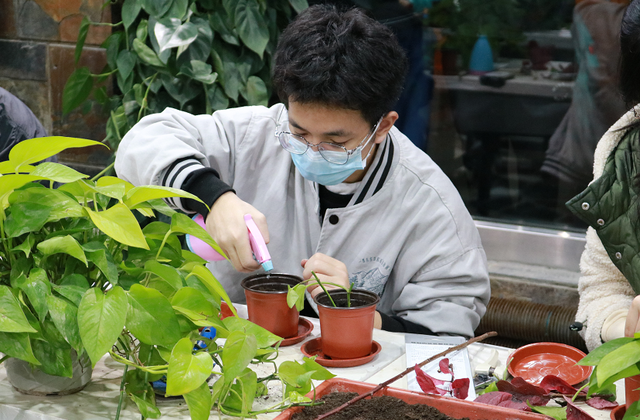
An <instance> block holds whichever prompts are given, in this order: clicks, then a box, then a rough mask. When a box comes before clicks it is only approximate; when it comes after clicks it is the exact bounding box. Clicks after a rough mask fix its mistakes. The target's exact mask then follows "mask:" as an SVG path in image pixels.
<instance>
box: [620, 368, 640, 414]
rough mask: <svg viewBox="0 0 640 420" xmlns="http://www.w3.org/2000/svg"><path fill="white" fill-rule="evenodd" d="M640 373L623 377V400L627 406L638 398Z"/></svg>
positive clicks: (639, 393) (639, 395)
mask: <svg viewBox="0 0 640 420" xmlns="http://www.w3.org/2000/svg"><path fill="white" fill-rule="evenodd" d="M638 388H640V375H636V376H630V377H628V378H624V400H625V405H626V406H627V408H629V407H630V406H631V404H633V403H634V402H636V401H638V400H639V399H640V390H639V389H638Z"/></svg>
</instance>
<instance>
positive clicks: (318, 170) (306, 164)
mask: <svg viewBox="0 0 640 420" xmlns="http://www.w3.org/2000/svg"><path fill="white" fill-rule="evenodd" d="M381 121H382V118H380V120H379V121H378V123H377V124H376V125H375V127H374V128H373V132H372V133H371V134H370V135H369V138H368V139H367V140H366V141H363V142H362V143H361V145H360V146H358V147H357V148H356V149H355V150H353V153H352V154H351V155H350V156H349V158H348V159H347V162H346V163H343V164H339V163H333V162H329V161H328V160H326V159H325V158H323V157H322V155H321V154H320V152H316V151H315V150H313V149H311V148H308V149H307V151H306V152H305V153H303V154H301V155H300V154H295V153H291V158H292V159H293V163H294V164H295V165H296V168H298V171H300V174H301V175H302V176H303V177H304V178H305V179H308V180H309V181H313V182H317V183H318V184H320V185H337V184H339V183H341V182H343V181H344V180H345V179H347V178H349V176H350V175H351V174H353V173H354V172H355V171H359V170H362V169H364V168H366V167H367V159H369V155H370V154H371V151H372V150H373V149H374V147H373V146H372V147H371V148H370V149H369V153H367V156H366V157H365V158H364V160H363V159H362V149H364V148H365V147H366V146H367V144H369V142H370V141H371V139H373V137H374V136H375V134H376V131H377V130H378V126H379V125H380V122H381ZM324 153H325V154H331V153H338V152H326V151H325V152H324Z"/></svg>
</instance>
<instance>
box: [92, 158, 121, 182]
mask: <svg viewBox="0 0 640 420" xmlns="http://www.w3.org/2000/svg"><path fill="white" fill-rule="evenodd" d="M113 165H115V162H111V164H110V165H109V166H107V167H106V168H104V169H103V170H101V171H100V172H99V173H98V175H96V176H94V177H93V178H91V180H92V181H95V180H97V179H98V178H100V177H101V176H102V175H104V174H105V173H107V171H109V170H111V168H113Z"/></svg>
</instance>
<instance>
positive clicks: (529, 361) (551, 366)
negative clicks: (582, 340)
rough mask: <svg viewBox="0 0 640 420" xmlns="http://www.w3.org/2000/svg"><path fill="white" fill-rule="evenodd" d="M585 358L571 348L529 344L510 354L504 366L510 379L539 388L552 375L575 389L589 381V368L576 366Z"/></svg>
mask: <svg viewBox="0 0 640 420" xmlns="http://www.w3.org/2000/svg"><path fill="white" fill-rule="evenodd" d="M584 356H586V355H585V354H584V353H583V352H582V351H580V350H578V349H577V348H575V347H572V346H568V345H566V344H560V343H533V344H529V345H526V346H523V347H520V348H519V349H517V350H516V351H514V352H513V353H512V354H511V356H510V359H509V363H508V364H507V369H508V370H509V373H510V374H511V375H512V376H514V377H515V376H520V377H522V378H523V379H524V380H525V381H527V382H531V383H533V384H536V385H538V384H540V382H541V381H542V379H543V378H544V377H545V376H547V375H554V376H557V377H559V378H561V379H564V380H565V381H567V382H569V383H570V384H571V385H577V384H579V383H580V382H582V381H584V380H585V379H587V378H588V377H589V375H590V374H591V371H592V370H593V367H592V366H580V365H577V364H576V363H577V362H578V361H579V360H580V359H582V358H583V357H584Z"/></svg>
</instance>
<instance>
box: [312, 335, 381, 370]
mask: <svg viewBox="0 0 640 420" xmlns="http://www.w3.org/2000/svg"><path fill="white" fill-rule="evenodd" d="M300 350H302V354H304V355H305V356H307V357H313V356H317V357H316V362H318V364H320V365H322V366H325V367H353V366H360V365H364V364H365V363H369V362H370V361H371V360H373V358H374V357H375V356H376V354H378V353H380V350H382V346H381V345H380V343H378V342H377V341H374V342H373V343H371V353H369V354H368V355H366V356H362V357H356V358H353V359H332V358H331V357H329V356H325V355H324V353H322V337H318V338H314V339H313V340H309V341H307V342H306V343H304V344H303V345H302V346H301V347H300Z"/></svg>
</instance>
